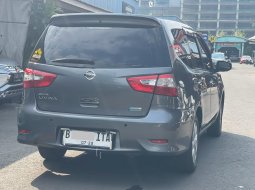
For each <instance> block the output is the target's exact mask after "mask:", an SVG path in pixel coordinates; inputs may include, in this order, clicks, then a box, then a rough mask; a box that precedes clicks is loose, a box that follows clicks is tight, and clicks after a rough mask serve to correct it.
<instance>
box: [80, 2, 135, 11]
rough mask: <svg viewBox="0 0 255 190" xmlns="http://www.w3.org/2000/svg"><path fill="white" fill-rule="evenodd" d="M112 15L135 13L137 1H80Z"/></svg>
mask: <svg viewBox="0 0 255 190" xmlns="http://www.w3.org/2000/svg"><path fill="white" fill-rule="evenodd" d="M81 1H82V2H85V3H88V4H91V5H93V6H95V7H99V8H102V9H104V10H107V11H109V12H113V13H124V14H134V13H137V8H138V0H81Z"/></svg>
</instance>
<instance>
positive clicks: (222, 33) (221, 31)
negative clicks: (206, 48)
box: [216, 30, 225, 37]
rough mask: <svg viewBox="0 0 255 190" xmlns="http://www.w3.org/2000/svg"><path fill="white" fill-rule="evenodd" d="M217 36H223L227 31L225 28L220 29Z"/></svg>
mask: <svg viewBox="0 0 255 190" xmlns="http://www.w3.org/2000/svg"><path fill="white" fill-rule="evenodd" d="M216 36H217V37H222V36H225V32H224V31H223V30H220V31H218V32H217V35H216Z"/></svg>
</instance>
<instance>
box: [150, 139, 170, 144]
mask: <svg viewBox="0 0 255 190" xmlns="http://www.w3.org/2000/svg"><path fill="white" fill-rule="evenodd" d="M150 142H151V143H154V144H167V143H168V140H167V139H150Z"/></svg>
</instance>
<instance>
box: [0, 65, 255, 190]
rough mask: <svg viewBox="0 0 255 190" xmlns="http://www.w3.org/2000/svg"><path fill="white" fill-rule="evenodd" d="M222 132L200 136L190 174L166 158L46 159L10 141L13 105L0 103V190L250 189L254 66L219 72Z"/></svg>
mask: <svg viewBox="0 0 255 190" xmlns="http://www.w3.org/2000/svg"><path fill="white" fill-rule="evenodd" d="M222 76H223V80H224V84H225V90H226V100H225V110H224V118H223V130H224V132H223V134H222V136H221V137H220V138H211V137H207V136H206V135H205V136H203V137H201V139H200V147H199V160H198V162H199V165H198V168H197V170H196V171H195V173H193V174H189V175H188V174H182V173H179V172H178V171H176V169H175V167H174V165H173V164H170V163H171V159H169V160H166V159H163V158H157V157H155V158H136V159H134V158H127V157H122V156H118V157H103V159H101V160H99V159H96V158H95V157H94V156H93V155H90V156H89V155H86V154H84V153H82V152H76V151H70V152H68V154H67V156H66V158H65V159H64V160H63V161H61V162H46V161H44V160H43V159H42V158H41V157H40V156H39V154H38V152H37V149H36V148H35V147H32V146H27V145H22V144H18V143H17V141H16V135H17V126H16V107H17V106H18V105H15V104H9V105H1V106H0V189H1V190H2V189H4V190H7V189H8V190H9V189H10V190H12V189H28V190H30V189H47V190H48V189H49V190H52V189H61V190H65V189H66V190H69V189H75V190H80V189H81V190H169V189H173V190H240V189H242V190H255V67H253V66H251V65H239V64H233V69H232V70H231V71H230V72H227V73H222Z"/></svg>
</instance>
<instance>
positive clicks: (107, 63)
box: [31, 26, 170, 68]
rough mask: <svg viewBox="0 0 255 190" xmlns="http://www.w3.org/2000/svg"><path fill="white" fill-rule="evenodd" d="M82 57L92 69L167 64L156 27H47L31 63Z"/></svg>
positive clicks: (165, 49) (160, 36)
mask: <svg viewBox="0 0 255 190" xmlns="http://www.w3.org/2000/svg"><path fill="white" fill-rule="evenodd" d="M63 59H68V60H74V59H77V60H86V61H88V62H90V63H92V62H93V64H94V67H95V68H129V67H131V68H132V67H136V68H143V67H169V66H170V57H169V52H168V47H167V42H166V39H165V37H164V34H163V31H162V30H161V29H160V28H124V27H58V26H50V27H49V28H48V30H47V33H46V34H44V36H43V37H42V39H41V40H40V41H39V43H38V45H37V47H36V49H35V52H34V54H33V56H32V58H31V61H32V62H40V63H47V64H54V62H52V60H63Z"/></svg>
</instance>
